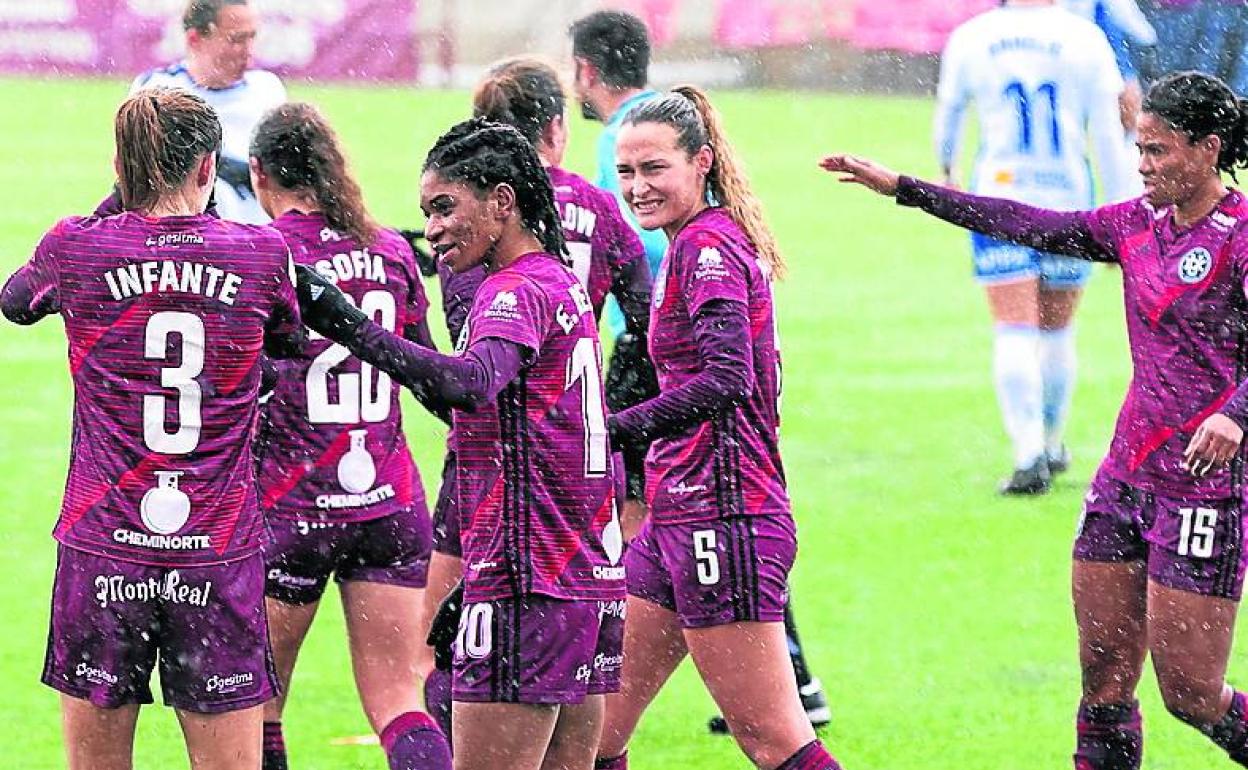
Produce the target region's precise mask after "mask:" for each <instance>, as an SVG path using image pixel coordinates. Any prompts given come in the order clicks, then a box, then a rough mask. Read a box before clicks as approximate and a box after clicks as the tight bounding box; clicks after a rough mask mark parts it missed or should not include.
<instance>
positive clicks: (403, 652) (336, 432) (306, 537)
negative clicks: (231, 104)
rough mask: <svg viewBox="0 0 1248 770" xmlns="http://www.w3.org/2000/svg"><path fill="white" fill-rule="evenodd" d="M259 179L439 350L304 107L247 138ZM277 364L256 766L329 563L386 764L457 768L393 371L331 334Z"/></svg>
mask: <svg viewBox="0 0 1248 770" xmlns="http://www.w3.org/2000/svg"><path fill="white" fill-rule="evenodd" d="M250 163H251V174H252V188H253V189H254V190H255V191H256V197H257V199H258V200H259V201H260V204H261V206H263V208H264V210H265V212H266V213H267V214H268V215H269V216H270V217H272V218H273V226H274V227H276V228H277V229H278V230H280V231H281V232H282V234H283V235H285V236H286V242H287V243H289V244H290V245H291V248H292V250H293V253H294V258H295V262H296V263H297V264H301V265H307V266H309V267H311V268H313V269H314V270H316V271H317V272H318V273H320V274H321V275H323V276H324V277H325V278H326V279H328V280H329V281H331V282H332V283H334V284H335V285H337V286H338V288H339V289H341V290H342V291H343V292H345V293H346V294H347V295H348V296H350V297H351V299H352V301H354V303H355V304H356V306H357V307H359V308H360V309H361V310H362V311H363V312H364V313H365V314H367V315H368V316H369V317H371V318H374V319H375V320H376V321H377V322H378V323H379V324H381V326H382V327H383V328H385V329H387V330H389V331H398V332H399V333H401V334H403V335H404V336H405V337H407V338H408V339H411V340H414V341H416V342H417V343H419V344H423V345H426V346H428V347H430V348H432V347H433V343H432V342H431V339H430V335H429V327H428V324H427V323H426V320H425V313H426V311H427V309H428V307H429V303H428V301H427V300H426V299H425V292H424V289H423V287H422V286H421V282H420V273H419V271H418V270H417V267H416V262H415V257H414V256H413V254H412V249H411V247H410V246H408V244H407V242H406V241H405V240H404V239H403V238H401V237H399V235H398V234H397V233H393V232H391V231H388V230H384V229H382V228H379V227H378V226H377V225H376V224H375V223H374V221H373V219H372V218H371V217H370V216H369V214H368V211H367V209H366V208H365V207H364V200H363V196H362V195H361V193H360V187H359V185H358V184H357V183H356V181H355V179H354V178H353V177H352V175H351V173H350V172H349V171H348V169H347V165H346V159H345V158H344V157H343V154H342V151H341V149H340V148H339V143H338V139H337V136H336V135H335V134H334V131H333V129H332V128H331V127H330V126H329V124H328V123H327V122H326V120H325V118H324V117H322V115H321V114H320V113H319V112H318V111H317V110H316V109H315V108H314V107H312V106H311V105H308V104H286V105H283V106H281V107H278V108H276V109H274V110H273V111H271V112H270V113H268V115H266V116H265V117H264V118H263V119H262V120H261V122H260V124H259V125H258V126H257V127H256V131H255V133H254V134H253V135H252V140H251V161H250ZM304 355H305V357H303V358H301V359H300V360H298V361H289V362H283V363H282V364H280V365H279V367H278V379H277V386H276V389H275V390H274V392H273V394H272V396H271V398H270V399H269V400H268V401H267V402H266V404H265V406H264V409H263V411H262V413H261V416H262V421H261V438H260V440H259V441H258V442H257V445H258V447H259V448H258V451H257V454H258V468H259V471H258V479H257V481H258V484H259V486H260V497H261V506H262V507H263V508H264V511H265V515H266V517H267V519H268V522H269V526H270V529H271V530H272V532H273V535H274V542H272V543H271V544H270V545H268V546H267V547H266V548H265V575H266V582H265V596H266V598H267V600H266V606H267V608H268V613H269V625H270V630H271V634H272V642H273V657H274V661H275V663H276V664H277V672H278V676H279V677H280V678H281V683H282V691H281V694H280V695H278V697H277V698H275V699H274V700H272V701H270V702H269V703H268V704H267V705H266V706H265V725H264V732H265V770H281V769H282V768H284V767H285V766H286V761H285V749H284V740H283V738H282V727H281V718H282V710H283V707H284V706H285V703H286V698H287V697H288V695H289V691H290V679H291V673H292V671H293V670H294V666H295V660H296V658H297V657H298V654H299V648H300V646H301V645H302V644H303V639H304V637H305V636H306V634H307V632H308V629H309V628H310V627H311V625H312V619H313V618H314V617H315V616H316V611H317V607H318V606H319V602H320V599H321V595H322V594H323V593H324V591H325V585H326V583H327V582H328V580H329V577H330V575H333V576H334V579H335V580H336V581H337V582H338V583H339V585H340V586H341V593H342V602H343V609H344V612H345V615H346V620H347V635H348V638H349V640H350V644H351V660H352V663H353V666H354V669H355V682H356V687H357V688H358V690H359V693H360V700H361V702H362V703H363V705H364V713H365V714H366V715H367V716H368V721H369V724H371V725H372V727H373V729H374V730H376V731H377V733H378V735H380V736H381V744H382V747H383V748H384V749H385V752H386V756H387V757H388V759H389V763H390V767H391V768H395V770H399V769H401V768H434V767H440V766H445V767H448V768H449V766H450V748H449V746H448V744H447V742H446V738H445V737H444V736H443V735H442V734H441V731H440V730H439V729H438V728H437V727H436V726H435V725H434V724H433V722H432V721H431V720H430V719H429V717H428V715H427V714H425V713H423V712H422V710H421V708H422V707H421V694H420V678H419V677H418V675H417V667H416V658H417V655H418V651H419V650H422V649H424V638H425V636H426V634H427V633H428V629H427V628H426V623H425V622H424V621H423V617H424V616H423V614H422V612H421V594H422V593H423V592H424V591H423V589H424V585H425V573H426V570H427V568H428V565H429V542H430V536H431V535H430V523H429V511H428V509H427V507H426V505H425V497H424V489H423V487H422V486H421V481H420V474H419V472H418V471H417V469H416V466H415V464H414V463H413V462H412V457H411V453H410V452H409V451H408V448H407V440H406V439H405V437H404V435H403V422H402V414H401V411H400V408H399V389H398V388H397V387H395V385H394V383H393V381H392V380H391V378H390V376H389V375H387V374H385V373H383V372H377V371H375V369H374V367H372V366H370V365H368V364H364V363H361V362H360V361H359V359H356V358H354V357H352V356H351V355H350V353H349V352H348V351H347V349H346V348H344V347H342V346H341V345H335V344H333V343H331V342H330V341H328V340H324V339H317V340H315V341H312V342H310V343H309V344H308V346H307V348H306V349H305V351H304Z"/></svg>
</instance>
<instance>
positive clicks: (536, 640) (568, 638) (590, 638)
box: [451, 595, 626, 704]
mask: <svg viewBox="0 0 1248 770" xmlns="http://www.w3.org/2000/svg"><path fill="white" fill-rule="evenodd" d="M625 606H626V604H625V601H624V600H623V599H617V600H615V601H597V600H590V599H587V600H567V599H552V598H550V597H548V596H538V595H530V596H526V597H523V598H520V599H497V600H495V601H490V602H477V603H474V604H466V605H464V611H463V614H462V615H461V616H460V619H459V635H458V636H457V637H456V639H455V646H454V684H453V686H452V696H451V697H452V700H457V701H466V702H470V703H570V704H575V703H580V702H581V701H583V700H585V696H587V695H602V694H605V693H609V692H618V691H619V689H620V666H621V664H622V663H623V661H624V608H625Z"/></svg>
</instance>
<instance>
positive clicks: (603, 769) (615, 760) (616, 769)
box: [594, 751, 628, 770]
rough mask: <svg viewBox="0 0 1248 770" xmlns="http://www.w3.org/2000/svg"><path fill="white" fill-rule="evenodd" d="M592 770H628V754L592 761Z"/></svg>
mask: <svg viewBox="0 0 1248 770" xmlns="http://www.w3.org/2000/svg"><path fill="white" fill-rule="evenodd" d="M594 770H628V752H627V751H626V752H624V753H623V754H621V755H619V756H618V757H598V758H597V759H595V760H594Z"/></svg>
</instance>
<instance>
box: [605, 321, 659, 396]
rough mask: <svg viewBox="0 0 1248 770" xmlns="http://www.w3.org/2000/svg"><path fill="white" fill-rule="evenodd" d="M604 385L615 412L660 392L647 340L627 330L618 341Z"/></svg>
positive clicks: (608, 365) (612, 353) (608, 366)
mask: <svg viewBox="0 0 1248 770" xmlns="http://www.w3.org/2000/svg"><path fill="white" fill-rule="evenodd" d="M603 388H604V390H605V391H606V396H607V408H608V409H609V410H611V411H612V412H622V411H624V410H625V409H627V408H629V407H630V406H636V405H637V404H640V403H641V402H642V401H648V400H649V399H652V398H654V397H655V396H657V395H659V378H658V376H656V375H655V373H654V364H652V363H651V362H650V356H649V355H647V354H646V341H645V339H643V338H641V337H638V336H637V335H635V334H629V333H628V332H625V333H624V334H621V335H620V336H619V337H618V338H617V339H616V340H615V347H614V349H612V351H611V361H610V362H609V363H608V364H607V380H606V382H605V383H604V385H603Z"/></svg>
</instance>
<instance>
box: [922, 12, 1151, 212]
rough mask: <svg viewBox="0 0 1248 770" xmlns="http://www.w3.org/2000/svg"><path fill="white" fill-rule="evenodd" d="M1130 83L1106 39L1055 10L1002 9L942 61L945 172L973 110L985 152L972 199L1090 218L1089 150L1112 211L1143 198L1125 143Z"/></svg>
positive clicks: (973, 22)
mask: <svg viewBox="0 0 1248 770" xmlns="http://www.w3.org/2000/svg"><path fill="white" fill-rule="evenodd" d="M1122 90H1123V80H1122V76H1121V75H1120V74H1119V72H1118V67H1117V66H1116V64H1115V62H1114V53H1113V51H1112V50H1111V49H1110V47H1109V42H1108V41H1107V40H1106V39H1105V34H1104V33H1103V32H1102V31H1101V30H1100V29H1099V28H1098V27H1097V26H1096V25H1095V24H1093V23H1092V22H1089V21H1087V20H1086V19H1082V18H1079V17H1078V16H1076V15H1074V14H1072V13H1070V12H1069V11H1066V10H1064V9H1062V8H1059V7H1057V6H1053V5H1046V6H1009V5H1007V6H1004V7H1001V8H995V9H993V10H990V11H987V12H985V13H982V14H980V15H978V16H976V17H974V18H972V19H970V20H969V21H967V22H965V23H964V24H962V25H961V26H959V27H958V28H957V29H955V30H954V32H953V35H952V36H950V38H949V42H948V44H947V45H946V47H945V52H944V55H943V58H942V60H941V73H940V85H939V87H938V89H937V109H936V124H935V132H934V133H935V143H936V151H937V154H938V157H939V159H940V162H941V167H942V168H944V169H952V168H953V162H954V159H955V158H956V156H957V153H958V139H959V134H960V132H961V124H962V117H963V114H964V112H965V110H966V107H967V105H969V104H970V103H971V102H974V103H975V108H976V112H977V114H978V118H979V151H978V154H977V157H976V160H975V168H974V172H973V175H972V178H971V182H970V185H969V187H970V189H971V190H972V191H973V192H975V193H978V194H981V195H990V196H994V197H1000V198H1009V199H1012V200H1018V201H1022V202H1024V203H1029V204H1032V205H1036V206H1043V207H1046V208H1052V209H1058V210H1074V209H1086V208H1090V207H1091V206H1092V205H1093V203H1094V200H1093V182H1092V172H1091V168H1090V167H1089V163H1088V145H1089V140H1091V144H1093V145H1094V146H1095V150H1096V153H1095V154H1096V159H1097V164H1098V169H1099V170H1100V180H1101V183H1102V185H1103V187H1104V190H1103V191H1104V195H1103V198H1104V199H1105V200H1107V201H1116V200H1123V199H1126V198H1130V197H1133V196H1134V195H1137V194H1138V192H1139V187H1140V182H1139V177H1138V175H1137V174H1136V173H1135V169H1134V168H1133V167H1132V166H1133V159H1132V158H1131V156H1130V154H1129V153H1128V151H1127V148H1126V146H1125V145H1124V142H1123V129H1122V122H1121V119H1120V115H1119V111H1118V96H1119V94H1121V93H1122Z"/></svg>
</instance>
